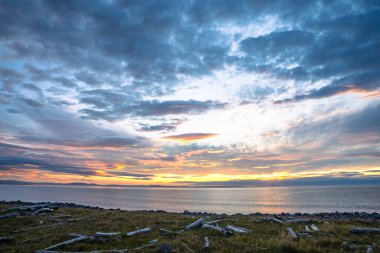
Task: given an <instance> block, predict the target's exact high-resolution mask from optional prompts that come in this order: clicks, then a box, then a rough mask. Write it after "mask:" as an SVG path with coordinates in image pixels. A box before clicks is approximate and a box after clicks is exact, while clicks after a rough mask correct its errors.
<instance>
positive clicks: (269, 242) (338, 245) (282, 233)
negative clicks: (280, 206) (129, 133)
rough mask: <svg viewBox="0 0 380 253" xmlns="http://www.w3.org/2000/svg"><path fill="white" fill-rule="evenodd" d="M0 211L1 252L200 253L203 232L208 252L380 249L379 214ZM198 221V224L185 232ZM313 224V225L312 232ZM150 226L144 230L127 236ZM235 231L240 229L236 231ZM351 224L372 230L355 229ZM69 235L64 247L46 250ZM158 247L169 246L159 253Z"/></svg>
mask: <svg viewBox="0 0 380 253" xmlns="http://www.w3.org/2000/svg"><path fill="white" fill-rule="evenodd" d="M0 212H1V213H0V215H7V214H8V215H9V217H6V218H2V219H0V222H1V224H2V226H0V237H1V238H8V239H9V241H8V242H5V241H4V242H1V239H0V249H1V251H2V252H45V253H46V252H49V253H50V252H54V253H56V252H190V251H188V250H186V249H185V248H184V246H183V245H187V247H189V248H190V249H192V250H193V251H194V252H203V251H204V250H203V248H202V247H203V246H202V245H203V239H204V237H207V239H208V240H209V241H208V243H209V245H210V250H211V251H212V252H284V253H285V252H305V253H306V252H307V253H312V252H313V253H315V252H347V250H349V251H352V252H365V250H364V249H367V248H369V247H370V248H371V249H373V250H374V251H372V252H378V247H377V245H379V244H380V239H379V234H380V233H377V232H375V233H372V232H371V229H376V228H379V227H380V214H378V213H365V212H353V213H339V212H335V213H314V214H309V213H292V214H291V213H279V214H264V213H252V214H239V213H237V214H233V215H227V214H215V213H207V212H189V211H186V210H185V211H183V212H166V211H163V210H139V211H128V210H121V209H105V208H100V207H93V206H85V205H79V204H73V203H51V202H40V203H32V202H21V201H8V202H7V201H0ZM16 212H17V214H15V213H16ZM199 220H202V224H203V227H202V224H197V225H196V226H194V227H192V228H191V229H186V228H187V227H189V224H193V223H196V222H198V221H199ZM214 222H215V223H214ZM208 223H210V225H205V224H208ZM312 226H315V227H316V228H317V230H315V231H312V230H311V227H312ZM148 228H149V231H148V230H146V231H147V232H146V233H141V234H140V232H138V233H137V234H136V235H133V236H128V234H130V233H131V232H136V231H140V230H141V231H144V229H148ZM226 228H229V229H231V230H232V231H230V230H229V229H226ZM236 228H238V229H237V230H236V231H235V230H234V229H236ZM240 228H241V229H244V230H246V232H242V231H240V232H239V229H240ZM355 228H369V229H370V230H369V231H370V232H365V233H364V234H362V232H360V231H359V233H356V232H353V229H355ZM227 232H228V233H227ZM78 235H81V236H82V237H78ZM73 238H74V239H75V238H77V239H78V238H79V239H81V240H82V239H83V241H78V242H76V241H75V240H74V239H73ZM79 239H78V240H79ZM4 240H5V239H4ZM72 240H74V241H75V242H74V243H70V245H63V246H58V247H57V248H54V250H51V251H46V250H44V249H48V248H49V247H51V246H52V245H53V246H56V245H57V244H58V245H59V243H62V242H66V241H72ZM140 247H143V248H141V249H140ZM160 247H170V248H171V251H157V250H160ZM125 249H128V251H125ZM41 250H42V251H41ZM110 250H113V251H110ZM115 250H116V251H115Z"/></svg>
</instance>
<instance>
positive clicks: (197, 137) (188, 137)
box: [163, 133, 218, 142]
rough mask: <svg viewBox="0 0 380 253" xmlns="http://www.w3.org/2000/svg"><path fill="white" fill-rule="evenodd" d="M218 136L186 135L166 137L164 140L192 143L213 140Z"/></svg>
mask: <svg viewBox="0 0 380 253" xmlns="http://www.w3.org/2000/svg"><path fill="white" fill-rule="evenodd" d="M217 135H218V134H214V133H186V134H178V135H169V136H165V137H164V138H163V139H165V140H174V141H183V142H192V141H198V140H203V139H208V138H212V137H215V136H217Z"/></svg>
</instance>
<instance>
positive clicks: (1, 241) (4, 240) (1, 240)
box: [0, 236, 15, 243]
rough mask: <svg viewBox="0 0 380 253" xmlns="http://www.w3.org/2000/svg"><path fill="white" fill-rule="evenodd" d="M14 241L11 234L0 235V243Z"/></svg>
mask: <svg viewBox="0 0 380 253" xmlns="http://www.w3.org/2000/svg"><path fill="white" fill-rule="evenodd" d="M14 241H15V238H13V237H12V236H2V237H0V243H11V242H14Z"/></svg>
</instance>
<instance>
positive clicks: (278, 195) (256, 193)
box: [0, 185, 380, 214]
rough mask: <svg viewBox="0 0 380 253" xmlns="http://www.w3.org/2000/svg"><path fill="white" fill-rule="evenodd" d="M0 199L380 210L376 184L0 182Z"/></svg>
mask: <svg viewBox="0 0 380 253" xmlns="http://www.w3.org/2000/svg"><path fill="white" fill-rule="evenodd" d="M0 200H6V201H13V200H21V201H28V202H45V201H46V202H61V203H75V204H83V205H89V206H97V207H103V208H113V209H116V208H120V209H124V210H165V211H170V212H183V211H185V210H188V211H189V212H211V213H218V214H222V213H225V214H235V213H242V214H249V213H256V212H260V213H270V214H271V213H272V214H273V213H281V212H285V213H321V212H368V213H372V212H377V213H380V186H295V187H256V188H163V187H157V188H155V187H130V188H129V187H109V186H107V187H99V186H56V185H45V186H44V185H0Z"/></svg>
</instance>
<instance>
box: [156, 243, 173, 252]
mask: <svg viewBox="0 0 380 253" xmlns="http://www.w3.org/2000/svg"><path fill="white" fill-rule="evenodd" d="M172 251H173V248H172V246H171V245H170V244H167V243H165V244H162V245H161V246H160V247H159V248H158V249H157V250H156V253H171V252H172Z"/></svg>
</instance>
